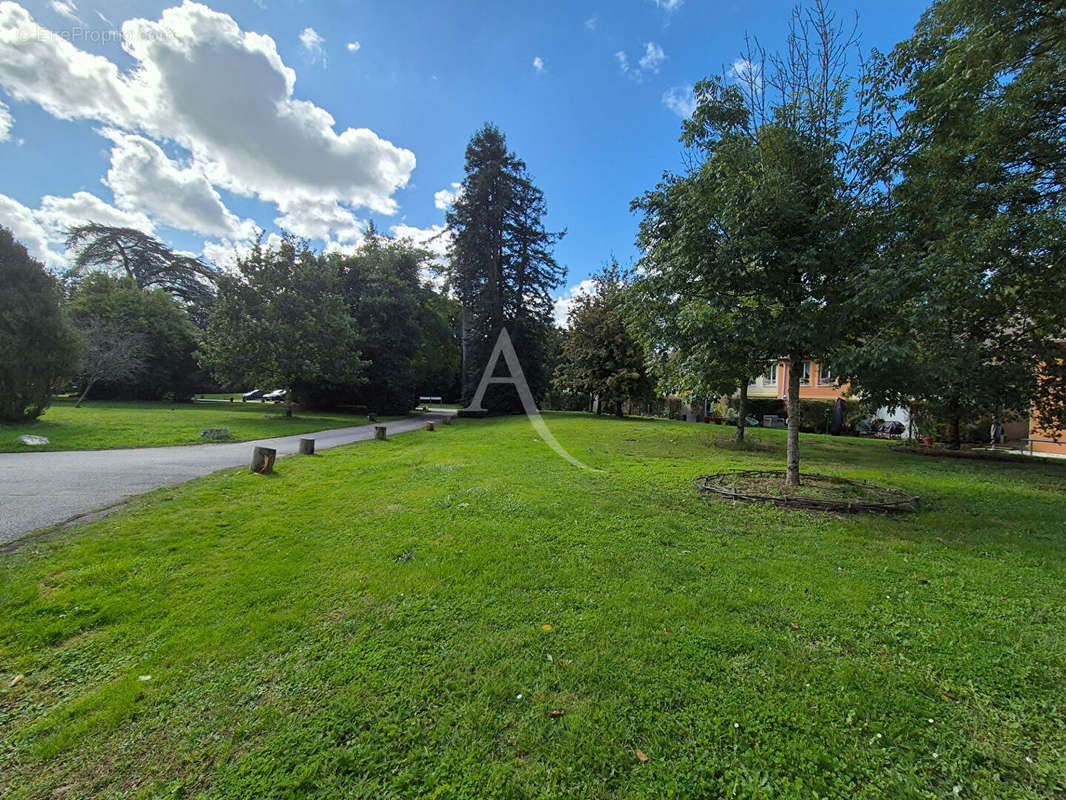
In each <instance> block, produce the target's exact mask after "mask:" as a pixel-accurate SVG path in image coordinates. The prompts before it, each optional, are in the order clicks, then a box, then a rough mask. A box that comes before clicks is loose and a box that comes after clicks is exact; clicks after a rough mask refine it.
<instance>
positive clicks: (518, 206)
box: [448, 124, 566, 411]
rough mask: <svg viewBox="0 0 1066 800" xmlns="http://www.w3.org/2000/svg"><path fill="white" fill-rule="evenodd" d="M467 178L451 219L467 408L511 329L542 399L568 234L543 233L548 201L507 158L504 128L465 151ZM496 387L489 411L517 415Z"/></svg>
mask: <svg viewBox="0 0 1066 800" xmlns="http://www.w3.org/2000/svg"><path fill="white" fill-rule="evenodd" d="M465 170H466V177H465V178H464V179H463V184H462V190H461V192H460V195H459V197H458V199H457V200H456V201H455V203H454V205H453V206H452V208H451V210H450V211H449V212H448V227H449V228H450V229H451V230H452V232H453V233H454V238H453V240H452V246H451V251H450V253H449V272H448V280H449V283H450V285H451V287H452V289H453V290H454V291H455V294H456V297H457V298H458V300H459V302H460V304H461V305H462V308H463V314H462V321H461V322H462V325H461V330H462V332H461V335H462V340H463V354H464V357H463V401H464V403H466V402H468V401H469V400H470V399H471V397H472V396H473V394H474V391H475V390H476V389H477V385H478V382H479V381H480V379H481V376H482V373H483V372H484V370H485V365H486V363H487V361H488V357H489V354H490V353H491V351H492V348H493V346H494V345H495V344H496V341H497V339H498V337H499V333H500V330H501V329H502V328H504V327H506V328H507V330H508V333H509V334H510V337H511V342H512V344H513V345H514V348H515V352H516V353H517V354H518V358H519V361H520V362H521V364H522V369H523V372H524V374H525V377H526V380H527V382H528V383H529V386H530V390H531V391H532V393H533V396H534V397H535V398H540V397H542V396H543V395H544V393H545V391H546V390H547V387H548V380H549V376H548V374H547V372H546V369H545V355H546V352H545V348H546V345H547V336H548V330H549V328H550V326H551V315H552V308H553V301H552V297H551V290H552V289H555V288H557V287H558V286H560V285H561V284H562V280H563V277H564V275H565V274H566V271H565V269H564V268H562V267H560V266H559V265H558V264H557V263H556V262H555V258H554V256H553V255H552V249H553V247H554V245H555V243H556V242H557V241H558V240H559V239H560V238H562V236H563V233H552V232H549V231H547V230H545V228H544V223H543V218H544V215H545V214H546V213H547V208H546V206H545V203H544V194H543V192H541V190H540V189H538V188H537V187H536V186H535V185H534V184H533V181H532V178H531V177H530V176H529V172H528V170H527V169H526V165H525V162H523V161H522V160H521V159H519V158H518V157H517V156H515V154H514V153H511V152H510V151H508V150H507V142H506V140H505V138H504V135H503V134H502V133H501V132H500V130H499V128H496V127H495V126H493V125H489V124H486V125H485V126H484V127H482V128H481V129H480V130H479V131H478V132H477V133H475V134H474V136H473V137H472V138H471V140H470V143H469V144H468V145H467V148H466V164H465ZM500 388H501V387H497V386H491V387H490V388H489V391H488V392H487V393H486V395H485V401H484V407H485V408H487V409H489V410H492V411H504V410H510V409H513V408H516V407H517V404H518V398H517V396H516V394H515V392H514V391H513V389H511V388H510V387H506V393H504V392H503V391H497V390H498V389H500Z"/></svg>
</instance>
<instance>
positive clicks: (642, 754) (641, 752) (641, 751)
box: [637, 747, 648, 764]
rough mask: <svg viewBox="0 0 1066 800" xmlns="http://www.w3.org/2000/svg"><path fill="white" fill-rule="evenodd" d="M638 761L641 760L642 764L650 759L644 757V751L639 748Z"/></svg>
mask: <svg viewBox="0 0 1066 800" xmlns="http://www.w3.org/2000/svg"><path fill="white" fill-rule="evenodd" d="M637 759H639V761H640V763H641V764H643V763H644V762H645V761H647V760H648V757H647V756H646V755H644V751H643V750H641V749H640V748H639V747H638V748H637Z"/></svg>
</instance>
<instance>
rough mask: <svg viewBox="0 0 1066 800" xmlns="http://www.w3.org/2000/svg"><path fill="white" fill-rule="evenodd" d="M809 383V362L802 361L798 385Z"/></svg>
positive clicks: (807, 384)
mask: <svg viewBox="0 0 1066 800" xmlns="http://www.w3.org/2000/svg"><path fill="white" fill-rule="evenodd" d="M810 385H811V362H810V361H804V362H803V372H802V373H801V374H800V386H810Z"/></svg>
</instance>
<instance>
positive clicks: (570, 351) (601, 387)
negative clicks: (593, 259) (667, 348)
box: [555, 261, 652, 416]
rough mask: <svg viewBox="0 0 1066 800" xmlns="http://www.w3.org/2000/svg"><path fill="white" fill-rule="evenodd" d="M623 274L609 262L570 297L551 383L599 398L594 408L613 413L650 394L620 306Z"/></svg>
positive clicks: (637, 348) (636, 344)
mask: <svg viewBox="0 0 1066 800" xmlns="http://www.w3.org/2000/svg"><path fill="white" fill-rule="evenodd" d="M625 277H626V276H625V275H624V274H623V273H622V270H621V269H620V268H619V266H618V262H617V261H612V262H611V263H610V264H608V265H606V266H605V267H604V268H603V270H602V271H601V272H600V273H598V274H597V275H595V276H594V277H593V288H592V291H591V292H590V293H588V294H583V295H581V296H579V297H578V298H577V299H575V301H574V304H573V307H572V308H571V309H570V315H569V319H568V322H569V330H568V331H567V332H566V338H565V339H564V340H563V344H562V353H561V358H560V363H559V365H558V367H556V371H555V383H556V385H557V387H558V388H559V389H561V390H563V391H564V392H570V393H572V394H575V395H579V396H584V397H589V396H594V397H597V398H599V403H600V405H599V408H600V409H603V408H609V409H611V410H613V411H614V413H615V414H617V415H618V416H621V415H622V406H623V404H624V403H625V402H626V401H640V400H645V399H648V398H650V397H651V395H652V381H651V379H650V378H649V377H648V374H647V372H646V370H645V365H644V362H645V358H644V348H643V347H641V345H640V343H639V342H638V341H637V340H636V339H634V338H633V336H632V335H631V334H630V332H629V330H628V328H627V326H626V320H625V315H624V310H623V305H624V296H625V292H626V285H625Z"/></svg>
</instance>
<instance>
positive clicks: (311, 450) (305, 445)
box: [300, 439, 315, 456]
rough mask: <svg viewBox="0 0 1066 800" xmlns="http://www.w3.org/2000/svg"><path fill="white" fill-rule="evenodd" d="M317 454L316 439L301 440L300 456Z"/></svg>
mask: <svg viewBox="0 0 1066 800" xmlns="http://www.w3.org/2000/svg"><path fill="white" fill-rule="evenodd" d="M314 454H315V440H314V439H301V440H300V455H302V456H313V455H314Z"/></svg>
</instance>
